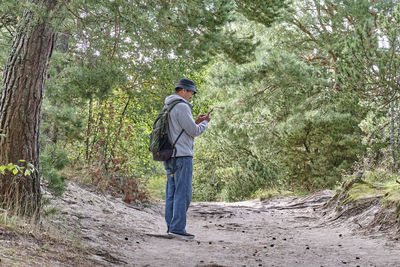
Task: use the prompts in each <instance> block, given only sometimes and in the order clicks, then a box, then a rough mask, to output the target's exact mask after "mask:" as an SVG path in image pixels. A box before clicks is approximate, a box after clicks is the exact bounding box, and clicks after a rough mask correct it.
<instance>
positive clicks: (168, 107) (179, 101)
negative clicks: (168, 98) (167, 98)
mask: <svg viewBox="0 0 400 267" xmlns="http://www.w3.org/2000/svg"><path fill="white" fill-rule="evenodd" d="M179 103H185V101H183V100H181V99H177V100H174V101H172V102H171V103H169V105H168V106H167V112H168V113H169V112H171V110H172V109H173V108H174V107H175V106H176V104H179Z"/></svg>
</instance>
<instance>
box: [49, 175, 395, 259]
mask: <svg viewBox="0 0 400 267" xmlns="http://www.w3.org/2000/svg"><path fill="white" fill-rule="evenodd" d="M331 195H332V192H330V191H324V192H321V193H319V194H315V195H313V196H308V197H303V198H274V199H271V200H267V201H258V200H254V201H246V202H240V203H223V202H221V203H198V202H197V203H192V205H191V207H190V209H189V214H188V215H189V216H188V225H187V230H188V232H190V233H193V234H195V235H196V238H195V239H194V240H177V239H168V238H166V235H165V231H166V226H165V223H164V220H163V215H162V213H163V212H162V209H163V203H162V202H158V203H155V204H154V205H152V206H151V207H147V208H137V207H133V206H130V205H127V204H125V203H124V202H122V201H121V200H120V199H118V198H114V197H111V196H101V195H98V194H96V193H94V192H91V191H89V190H87V189H83V188H81V187H79V186H77V185H76V184H73V183H69V185H68V190H67V192H66V193H65V194H64V196H63V198H62V199H58V200H53V201H52V202H53V205H54V206H55V207H58V208H60V209H61V212H60V214H58V215H55V216H53V217H52V218H51V223H52V224H53V225H58V228H59V230H61V231H64V232H65V233H68V234H70V235H74V236H76V237H77V238H79V239H80V240H81V242H82V244H83V245H84V246H88V247H91V248H93V251H94V252H93V254H92V255H91V256H89V258H88V261H87V263H86V264H85V265H86V266H203V267H205V266H208V267H211V266H400V245H399V242H398V241H395V240H394V241H390V240H389V239H388V238H386V237H385V236H382V235H374V236H371V235H366V234H365V233H361V232H359V231H354V225H353V226H352V225H349V224H350V223H347V224H346V223H342V224H339V225H336V226H335V225H333V224H331V223H329V222H327V221H326V219H325V218H323V217H322V216H321V213H320V212H315V211H314V209H316V208H318V207H319V206H321V204H322V203H323V202H324V201H326V200H327V199H329V197H330V196H331ZM352 229H353V230H352ZM61 265H62V264H60V266H61Z"/></svg>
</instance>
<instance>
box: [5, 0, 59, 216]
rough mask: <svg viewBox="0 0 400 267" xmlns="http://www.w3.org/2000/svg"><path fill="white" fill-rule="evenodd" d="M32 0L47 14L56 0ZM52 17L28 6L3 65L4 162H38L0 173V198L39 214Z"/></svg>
mask: <svg viewBox="0 0 400 267" xmlns="http://www.w3.org/2000/svg"><path fill="white" fill-rule="evenodd" d="M32 2H33V4H35V5H38V6H40V8H42V7H43V9H42V10H44V11H45V14H49V13H50V11H53V10H54V9H55V7H56V5H57V2H58V0H36V1H35V0H32ZM49 20H50V18H48V17H43V16H41V17H39V15H38V14H35V13H34V12H33V11H31V10H27V11H25V12H24V14H23V18H22V23H21V27H20V28H19V29H18V31H17V33H16V35H15V37H14V41H13V44H12V48H11V51H10V55H9V57H8V61H7V65H6V67H5V71H4V77H3V91H2V94H1V99H0V129H2V133H4V134H5V137H0V165H6V164H8V163H13V164H17V165H23V163H21V162H19V160H24V161H26V162H27V163H31V164H32V165H33V166H34V167H35V168H36V170H35V171H34V172H33V173H32V174H31V175H27V176H24V175H21V174H18V175H12V174H11V173H6V174H5V175H1V174H0V204H1V206H2V207H3V208H6V209H8V210H10V211H12V212H14V213H18V214H20V215H26V216H38V211H39V209H40V199H41V195H40V179H39V173H38V171H37V170H38V169H39V123H40V110H41V105H42V90H43V85H44V82H45V80H46V75H47V64H48V60H49V58H50V56H51V53H52V50H53V45H54V39H55V34H54V31H53V30H52V29H51V27H50V25H49V23H48V22H49Z"/></svg>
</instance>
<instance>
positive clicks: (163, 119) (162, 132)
mask: <svg viewBox="0 0 400 267" xmlns="http://www.w3.org/2000/svg"><path fill="white" fill-rule="evenodd" d="M178 103H184V101H182V100H175V101H173V102H171V103H170V104H169V105H168V106H166V107H164V108H163V110H162V111H161V112H160V113H159V114H158V116H157V118H156V120H155V122H154V124H153V131H152V132H151V133H150V144H149V150H150V152H152V153H153V159H154V160H156V161H166V160H168V159H169V158H171V156H172V152H173V149H174V148H175V144H176V142H178V139H179V137H181V135H182V133H183V132H184V130H182V131H181V133H180V134H179V135H178V137H177V138H176V140H175V142H174V143H173V144H171V142H170V139H169V137H168V132H169V128H168V125H169V113H170V112H171V110H172V109H173V108H174V107H175V106H176V104H178ZM175 154H176V150H175Z"/></svg>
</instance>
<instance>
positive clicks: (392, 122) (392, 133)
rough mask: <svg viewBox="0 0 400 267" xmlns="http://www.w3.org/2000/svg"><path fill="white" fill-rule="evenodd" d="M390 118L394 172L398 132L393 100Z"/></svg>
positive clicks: (395, 168)
mask: <svg viewBox="0 0 400 267" xmlns="http://www.w3.org/2000/svg"><path fill="white" fill-rule="evenodd" d="M389 119H390V150H391V154H392V160H393V163H392V172H396V171H397V153H396V147H397V145H396V132H395V119H396V114H395V107H394V102H393V100H392V101H390V111H389Z"/></svg>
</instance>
